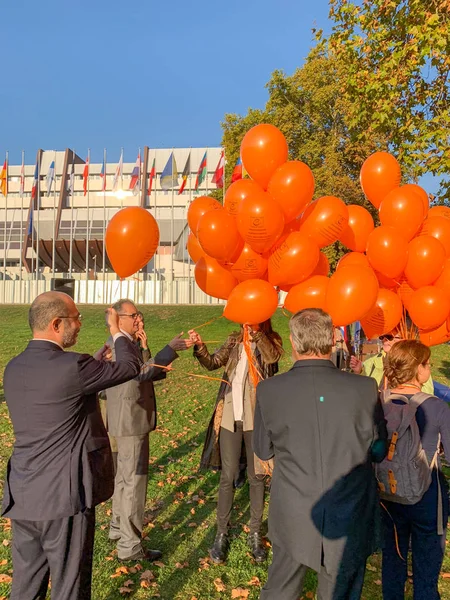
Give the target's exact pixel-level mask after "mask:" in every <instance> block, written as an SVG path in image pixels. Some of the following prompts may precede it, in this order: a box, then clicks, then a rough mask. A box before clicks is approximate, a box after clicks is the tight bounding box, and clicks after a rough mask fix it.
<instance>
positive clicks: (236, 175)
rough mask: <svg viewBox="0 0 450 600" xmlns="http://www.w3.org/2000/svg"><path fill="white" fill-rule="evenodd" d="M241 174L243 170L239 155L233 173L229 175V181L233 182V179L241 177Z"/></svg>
mask: <svg viewBox="0 0 450 600" xmlns="http://www.w3.org/2000/svg"><path fill="white" fill-rule="evenodd" d="M243 176H244V172H243V167H242V160H241V157H239V158H238V161H237V163H236V166H235V167H234V169H233V173H232V175H231V183H234V182H235V181H238V180H239V179H242V178H243Z"/></svg>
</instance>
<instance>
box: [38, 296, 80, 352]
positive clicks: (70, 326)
mask: <svg viewBox="0 0 450 600" xmlns="http://www.w3.org/2000/svg"><path fill="white" fill-rule="evenodd" d="M28 323H29V325H30V328H31V331H32V332H33V338H34V339H47V340H52V341H53V342H57V343H58V344H59V345H60V346H62V347H63V348H70V347H71V346H74V345H75V344H76V342H77V337H78V332H79V331H80V329H81V315H80V313H79V312H78V309H77V307H76V305H75V302H74V301H73V300H72V298H71V297H70V296H68V295H67V294H64V293H63V292H45V293H44V294H40V295H39V296H38V297H37V298H36V299H35V300H34V302H33V304H32V305H31V306H30V310H29V312H28Z"/></svg>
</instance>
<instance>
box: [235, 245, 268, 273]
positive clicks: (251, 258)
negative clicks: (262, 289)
mask: <svg viewBox="0 0 450 600" xmlns="http://www.w3.org/2000/svg"><path fill="white" fill-rule="evenodd" d="M230 271H231V274H232V275H234V277H236V279H237V280H238V281H245V280H247V279H260V278H261V277H263V276H264V274H265V273H266V272H267V259H266V258H264V257H263V256H261V254H258V253H257V252H255V251H254V250H253V249H252V248H251V247H250V246H249V245H248V244H245V245H244V248H243V249H242V252H241V254H240V256H239V258H238V259H237V261H236V262H235V263H234V265H232V267H231V268H230Z"/></svg>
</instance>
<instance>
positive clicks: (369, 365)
mask: <svg viewBox="0 0 450 600" xmlns="http://www.w3.org/2000/svg"><path fill="white" fill-rule="evenodd" d="M403 339H404V338H403V337H402V335H401V334H400V332H399V331H396V330H394V331H392V332H391V333H386V334H385V335H382V336H380V341H381V343H382V350H381V352H379V353H378V354H376V355H375V356H371V357H370V358H368V359H366V360H365V361H364V362H362V361H360V360H358V359H357V358H356V356H352V357H351V359H350V367H351V368H352V369H353V372H354V373H357V374H358V375H359V374H361V375H367V376H368V377H373V378H374V379H376V381H377V383H378V388H379V389H380V390H382V389H384V388H385V387H386V381H385V376H384V358H385V356H386V355H387V354H389V352H390V350H391V348H392V346H393V345H394V344H396V343H397V342H400V341H401V340H403ZM422 392H425V393H426V394H431V395H432V396H433V395H434V384H433V379H432V377H431V375H430V377H429V379H428V380H427V381H426V382H425V383H424V384H423V386H422Z"/></svg>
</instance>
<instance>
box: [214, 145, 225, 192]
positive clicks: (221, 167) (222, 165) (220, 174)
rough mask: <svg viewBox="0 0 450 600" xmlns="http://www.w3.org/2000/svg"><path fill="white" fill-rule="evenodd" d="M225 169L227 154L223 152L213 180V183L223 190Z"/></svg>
mask: <svg viewBox="0 0 450 600" xmlns="http://www.w3.org/2000/svg"><path fill="white" fill-rule="evenodd" d="M224 168H225V154H224V151H223V150H222V152H221V154H220V158H219V162H218V163H217V167H216V170H215V171H214V175H213V178H212V183H215V184H216V187H218V188H223V172H224Z"/></svg>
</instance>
